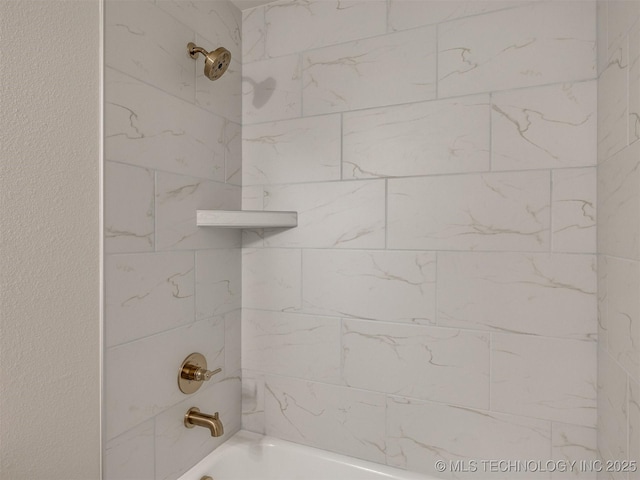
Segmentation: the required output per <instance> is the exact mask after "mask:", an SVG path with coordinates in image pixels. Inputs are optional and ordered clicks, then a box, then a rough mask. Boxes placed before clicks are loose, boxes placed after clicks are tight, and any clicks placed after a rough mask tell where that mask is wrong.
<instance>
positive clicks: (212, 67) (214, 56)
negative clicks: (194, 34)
mask: <svg viewBox="0 0 640 480" xmlns="http://www.w3.org/2000/svg"><path fill="white" fill-rule="evenodd" d="M187 49H188V50H189V55H190V56H191V58H198V54H200V53H202V54H203V55H204V56H205V59H204V74H205V75H206V76H207V78H208V79H209V80H217V79H219V78H220V77H221V76H222V74H223V73H224V72H226V71H227V68H229V63H231V52H229V50H227V49H226V48H223V47H219V48H216V49H215V50H212V51H210V52H207V51H206V50H205V49H204V48H200V47H198V46H196V44H195V43H193V42H189V43H188V45H187Z"/></svg>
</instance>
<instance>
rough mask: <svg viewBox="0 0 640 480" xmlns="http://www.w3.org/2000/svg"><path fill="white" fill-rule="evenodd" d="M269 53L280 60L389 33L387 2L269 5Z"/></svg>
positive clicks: (313, 0)
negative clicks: (291, 54)
mask: <svg viewBox="0 0 640 480" xmlns="http://www.w3.org/2000/svg"><path fill="white" fill-rule="evenodd" d="M264 17H265V22H266V54H267V56H269V57H279V56H282V55H288V54H290V53H294V52H302V51H304V50H309V49H312V48H318V47H324V46H326V45H333V44H336V43H343V42H347V41H349V40H357V39H359V38H365V37H371V36H373V35H380V34H382V33H385V31H386V29H387V5H386V2H385V0H368V1H366V2H363V1H361V0H294V1H286V2H274V3H272V4H270V5H267V6H265V13H264Z"/></svg>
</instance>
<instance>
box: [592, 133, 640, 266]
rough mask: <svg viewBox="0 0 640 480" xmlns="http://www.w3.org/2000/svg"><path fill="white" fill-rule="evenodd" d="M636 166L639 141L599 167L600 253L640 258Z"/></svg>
mask: <svg viewBox="0 0 640 480" xmlns="http://www.w3.org/2000/svg"><path fill="white" fill-rule="evenodd" d="M639 167H640V143H639V142H635V143H633V144H632V145H631V146H629V147H628V148H625V149H624V150H622V151H621V152H618V153H617V154H616V155H615V156H614V157H612V158H610V159H609V160H607V161H606V162H604V163H602V164H601V165H600V166H599V167H598V209H597V211H598V252H599V253H602V254H606V255H615V256H618V257H623V258H631V259H634V260H640V168H639ZM623 232H624V234H622V233H623Z"/></svg>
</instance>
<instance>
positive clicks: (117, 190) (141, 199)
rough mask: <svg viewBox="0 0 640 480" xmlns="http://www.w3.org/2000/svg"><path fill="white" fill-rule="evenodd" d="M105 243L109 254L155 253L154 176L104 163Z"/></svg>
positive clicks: (148, 172) (127, 167)
mask: <svg viewBox="0 0 640 480" xmlns="http://www.w3.org/2000/svg"><path fill="white" fill-rule="evenodd" d="M104 175H105V182H104V184H105V187H104V188H105V199H104V201H105V221H104V222H105V225H104V243H105V251H106V252H107V253H124V252H149V251H153V231H154V213H153V211H154V193H153V189H154V176H153V172H151V171H150V170H147V169H143V168H136V167H130V166H128V165H123V164H119V163H113V162H105V172H104Z"/></svg>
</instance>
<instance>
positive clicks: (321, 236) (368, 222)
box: [264, 180, 385, 248]
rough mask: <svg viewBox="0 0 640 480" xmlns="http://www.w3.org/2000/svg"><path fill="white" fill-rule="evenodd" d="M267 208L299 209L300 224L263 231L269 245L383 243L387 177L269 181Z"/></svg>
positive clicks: (378, 245) (356, 245) (362, 245)
mask: <svg viewBox="0 0 640 480" xmlns="http://www.w3.org/2000/svg"><path fill="white" fill-rule="evenodd" d="M264 209H265V210H278V211H288V210H293V211H297V212H298V226H297V227H296V228H291V229H273V230H269V231H265V232H264V245H265V246H266V247H305V248H384V244H385V232H384V228H385V185H384V181H381V180H372V181H364V182H360V181H358V182H330V183H306V184H299V185H286V186H285V185H282V186H273V187H265V197H264Z"/></svg>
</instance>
